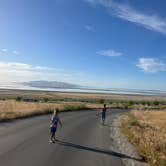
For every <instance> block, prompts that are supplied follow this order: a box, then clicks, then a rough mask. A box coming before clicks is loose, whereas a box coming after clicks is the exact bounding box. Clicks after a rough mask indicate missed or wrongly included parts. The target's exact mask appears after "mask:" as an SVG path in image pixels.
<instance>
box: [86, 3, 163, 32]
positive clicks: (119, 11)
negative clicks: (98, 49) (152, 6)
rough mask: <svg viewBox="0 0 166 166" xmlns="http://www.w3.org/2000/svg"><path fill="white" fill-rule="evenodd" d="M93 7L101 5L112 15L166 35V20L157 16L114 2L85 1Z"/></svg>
mask: <svg viewBox="0 0 166 166" xmlns="http://www.w3.org/2000/svg"><path fill="white" fill-rule="evenodd" d="M85 1H86V2H88V3H90V4H93V5H101V6H103V7H105V8H106V9H108V10H109V11H110V12H111V14H113V15H114V16H116V17H118V18H121V19H123V20H126V21H129V22H133V23H136V24H138V25H141V26H143V27H144V28H146V29H149V30H153V31H156V32H160V33H163V34H166V18H162V17H160V16H158V15H157V14H146V13H143V12H141V11H138V10H136V9H134V8H132V7H131V6H129V5H127V4H122V3H117V2H115V1H113V0H85Z"/></svg>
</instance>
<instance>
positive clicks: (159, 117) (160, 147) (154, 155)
mask: <svg viewBox="0 0 166 166" xmlns="http://www.w3.org/2000/svg"><path fill="white" fill-rule="evenodd" d="M122 120H123V121H122V126H123V127H122V128H123V132H124V133H125V135H126V136H127V138H128V139H129V141H130V142H131V143H132V144H134V145H135V146H136V148H137V150H138V152H139V153H140V155H141V156H142V157H143V158H144V159H145V160H146V161H147V162H148V163H149V164H150V165H151V166H165V165H166V110H165V111H133V112H130V113H128V114H127V115H125V116H124V117H123V119H122Z"/></svg>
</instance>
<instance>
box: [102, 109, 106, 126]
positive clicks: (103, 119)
mask: <svg viewBox="0 0 166 166" xmlns="http://www.w3.org/2000/svg"><path fill="white" fill-rule="evenodd" d="M105 117H106V113H105V112H102V121H103V124H104V122H105Z"/></svg>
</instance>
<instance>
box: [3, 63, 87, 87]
mask: <svg viewBox="0 0 166 166" xmlns="http://www.w3.org/2000/svg"><path fill="white" fill-rule="evenodd" d="M84 78H85V76H84V74H83V73H79V72H72V71H65V70H62V69H57V68H51V67H47V66H34V65H31V64H26V63H20V62H1V61H0V83H1V84H0V86H1V85H5V83H11V82H26V81H33V80H47V81H64V82H71V83H75V84H82V82H85V79H84Z"/></svg>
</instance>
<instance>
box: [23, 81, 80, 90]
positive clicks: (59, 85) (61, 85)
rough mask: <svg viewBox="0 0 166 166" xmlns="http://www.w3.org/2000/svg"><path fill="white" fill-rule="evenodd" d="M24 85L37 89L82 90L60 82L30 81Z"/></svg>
mask: <svg viewBox="0 0 166 166" xmlns="http://www.w3.org/2000/svg"><path fill="white" fill-rule="evenodd" d="M23 84H24V85H27V86H31V87H35V88H62V89H72V88H73V89H74V88H81V86H80V85H75V84H70V83H66V82H59V81H42V80H41V81H30V82H24V83H23Z"/></svg>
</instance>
